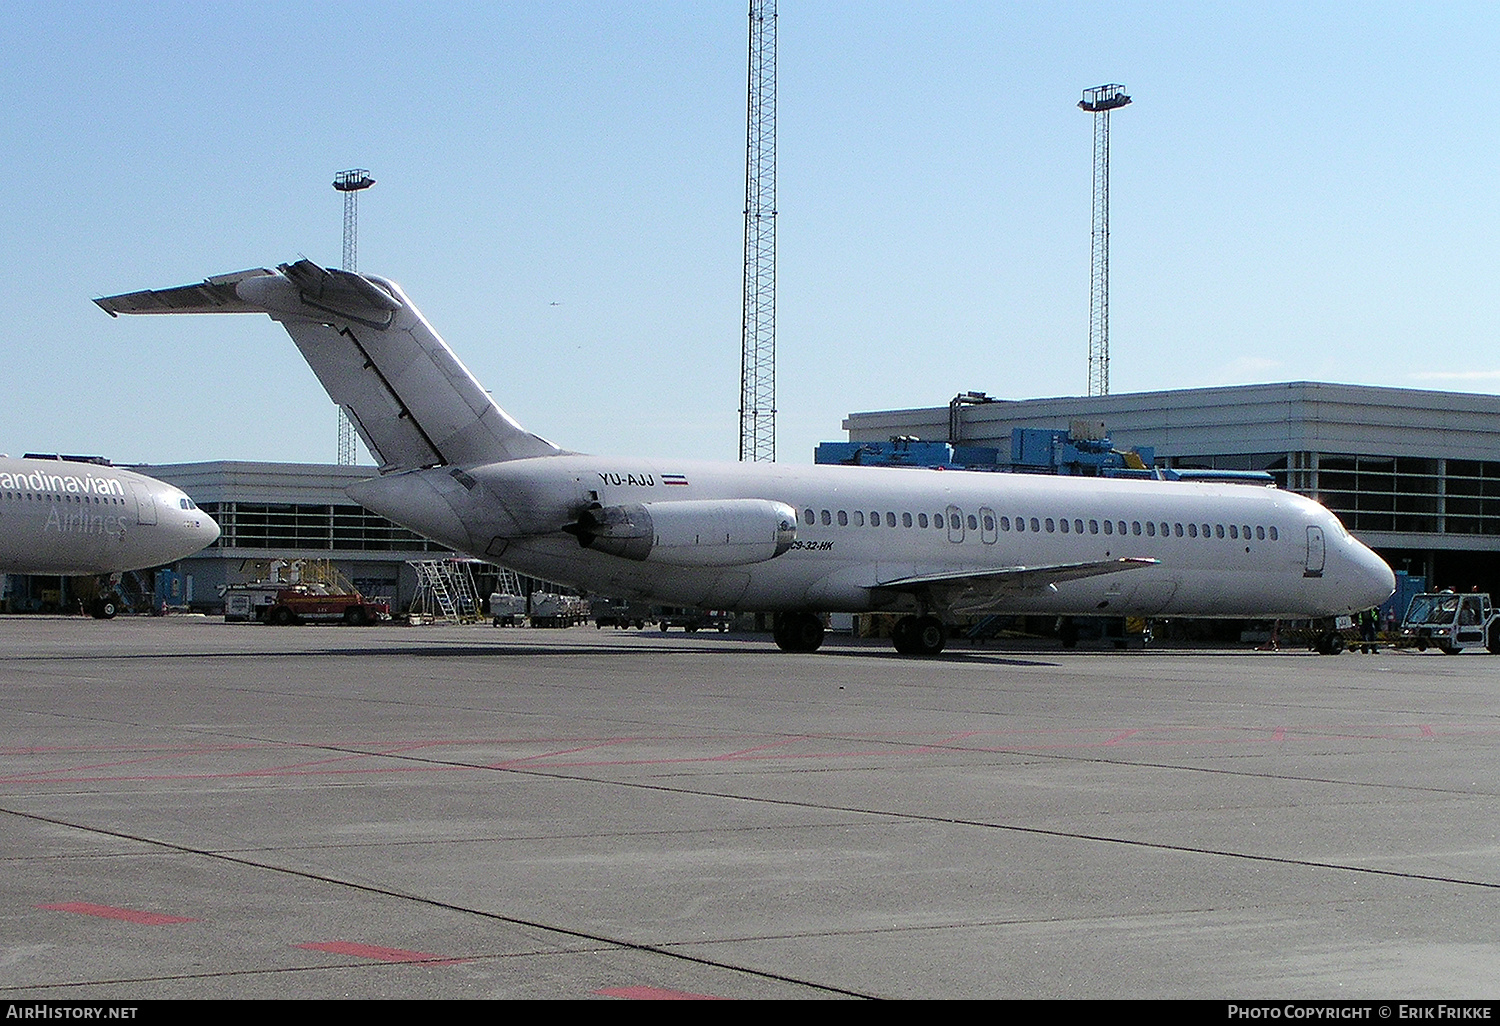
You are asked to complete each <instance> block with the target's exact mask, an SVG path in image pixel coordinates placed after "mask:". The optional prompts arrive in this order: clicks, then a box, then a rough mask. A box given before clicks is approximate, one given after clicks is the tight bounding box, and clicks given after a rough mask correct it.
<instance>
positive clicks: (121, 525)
mask: <svg viewBox="0 0 1500 1026" xmlns="http://www.w3.org/2000/svg"><path fill="white" fill-rule="evenodd" d="M48 531H56V532H57V533H58V534H107V535H110V536H111V537H117V536H119V535H122V534H124V533H125V518H124V517H119V516H114V515H110V516H105V515H104V514H102V513H84V512H82V511H81V510H80V511H78V512H73V511H69V512H66V513H64V512H63V509H62V507H61V506H59V505H58V504H57V503H55V502H54V503H53V504H52V512H51V513H49V514H48V516H47V522H46V523H45V524H43V525H42V533H43V534H45V533H47V532H48Z"/></svg>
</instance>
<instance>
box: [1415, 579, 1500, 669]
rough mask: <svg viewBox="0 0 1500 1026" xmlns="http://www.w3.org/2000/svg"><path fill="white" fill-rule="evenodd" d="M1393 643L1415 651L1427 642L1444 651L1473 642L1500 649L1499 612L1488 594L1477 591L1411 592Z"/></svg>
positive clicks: (1420, 649) (1493, 650) (1451, 650)
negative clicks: (1399, 631)
mask: <svg viewBox="0 0 1500 1026" xmlns="http://www.w3.org/2000/svg"><path fill="white" fill-rule="evenodd" d="M1396 643H1397V644H1398V645H1400V646H1402V647H1403V648H1405V647H1415V648H1416V649H1417V651H1419V652H1425V651H1427V648H1428V646H1429V645H1430V646H1432V647H1433V648H1436V649H1437V650H1438V651H1439V652H1442V653H1444V654H1445V655H1452V654H1453V653H1455V652H1459V651H1462V650H1463V649H1465V648H1468V647H1472V646H1474V645H1483V646H1485V647H1486V648H1488V649H1489V650H1490V651H1491V652H1496V653H1500V616H1497V614H1496V611H1495V608H1494V606H1492V605H1491V604H1490V597H1489V596H1488V595H1486V594H1482V593H1480V592H1469V593H1467V594H1459V593H1457V592H1452V591H1443V592H1436V593H1432V592H1428V593H1424V594H1421V595H1414V596H1412V600H1411V605H1410V606H1408V607H1407V609H1406V619H1405V620H1403V621H1402V622H1401V635H1400V638H1399V639H1398V640H1397V642H1396Z"/></svg>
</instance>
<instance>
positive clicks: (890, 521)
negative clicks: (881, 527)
mask: <svg viewBox="0 0 1500 1026" xmlns="http://www.w3.org/2000/svg"><path fill="white" fill-rule="evenodd" d="M885 526H886V527H895V526H896V514H894V513H887V514H886V515H885Z"/></svg>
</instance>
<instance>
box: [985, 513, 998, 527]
mask: <svg viewBox="0 0 1500 1026" xmlns="http://www.w3.org/2000/svg"><path fill="white" fill-rule="evenodd" d="M984 529H985V530H986V531H993V530H994V529H995V518H994V517H993V516H992V515H990V514H989V513H986V514H985V515H984Z"/></svg>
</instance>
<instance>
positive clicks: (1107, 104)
mask: <svg viewBox="0 0 1500 1026" xmlns="http://www.w3.org/2000/svg"><path fill="white" fill-rule="evenodd" d="M1129 102H1130V97H1129V96H1127V95H1126V94H1125V87H1124V86H1122V85H1118V84H1114V85H1102V86H1095V87H1094V88H1092V89H1085V90H1084V91H1083V99H1082V100H1080V101H1078V106H1079V107H1080V108H1082V109H1083V110H1085V111H1088V112H1089V113H1091V114H1093V115H1094V224H1093V242H1092V245H1091V246H1090V247H1089V249H1090V258H1091V260H1090V272H1089V391H1088V394H1089V395H1109V114H1110V111H1113V110H1119V109H1120V108H1121V107H1124V106H1125V105H1126V104H1128V103H1129Z"/></svg>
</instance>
